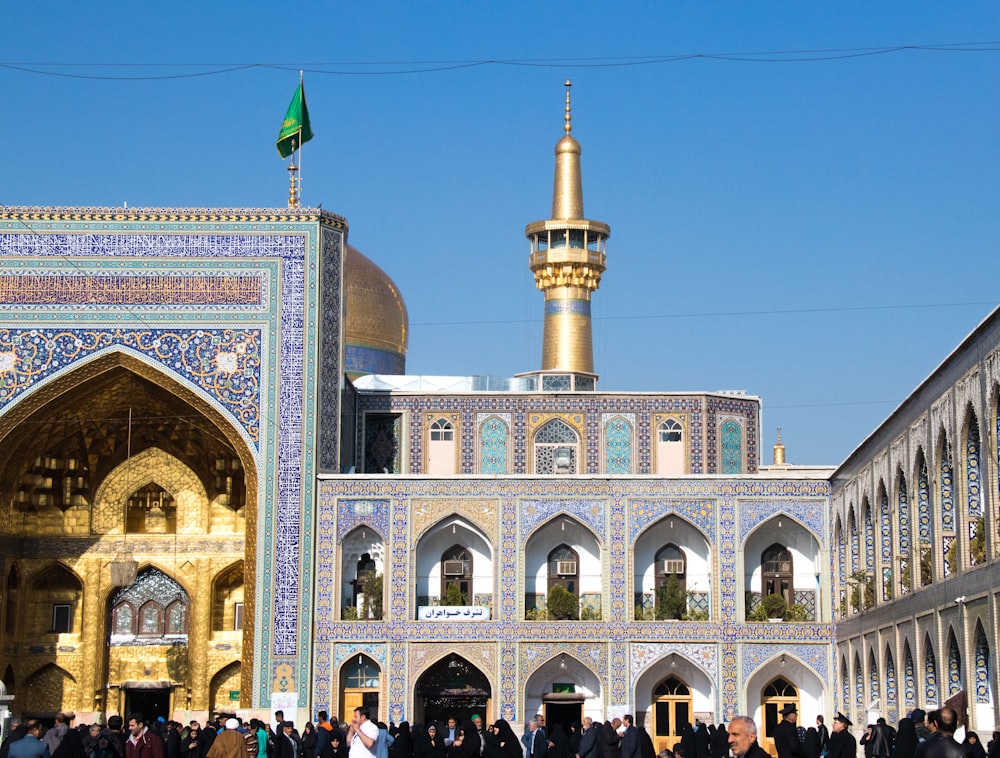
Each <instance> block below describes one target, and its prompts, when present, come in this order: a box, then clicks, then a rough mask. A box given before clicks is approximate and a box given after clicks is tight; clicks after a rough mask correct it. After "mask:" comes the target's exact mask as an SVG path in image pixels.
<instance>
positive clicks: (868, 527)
mask: <svg viewBox="0 0 1000 758" xmlns="http://www.w3.org/2000/svg"><path fill="white" fill-rule="evenodd" d="M861 517H862V519H863V523H862V527H861V529H862V535H863V538H864V548H863V550H864V559H865V565H864V571H865V573H867V574H868V575H869V576H872V577H873V576H875V556H876V552H875V519H874V518H873V516H872V504H871V502H870V501H869V500H868V495H865V496H864V498H862V500H861Z"/></svg>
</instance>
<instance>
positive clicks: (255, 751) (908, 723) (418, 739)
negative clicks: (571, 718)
mask: <svg viewBox="0 0 1000 758" xmlns="http://www.w3.org/2000/svg"><path fill="white" fill-rule="evenodd" d="M780 716H781V721H780V722H779V723H777V724H776V725H775V726H774V728H773V729H772V732H771V737H772V738H773V741H774V750H775V752H776V753H777V758H862V756H859V755H858V748H859V747H861V748H863V750H864V756H863V758H1000V732H993V738H992V739H991V740H990V741H989V743H987V744H986V745H983V744H982V742H981V741H980V739H979V735H977V734H976V733H975V732H972V731H969V732H966V734H965V739H964V741H963V742H958V741H956V739H955V731H956V728H957V726H958V716H957V714H956V712H955V710H954V709H952V708H949V707H945V708H941V709H939V710H934V711H931V712H929V713H925V712H924V711H923V710H921V709H916V710H913V711H911V712H910V714H909V715H908V716H907V717H906V718H903V719H900V721H899V724H898V725H897V726H896V727H893V726H890V725H889V724H888V723H886V720H885V719H884V718H879V719H878V720H877V721H876V722H875V723H874V724H869V725H868V726H867V728H866V730H865V732H864V734H863V735H862V736H861V739H860V741H859V740H856V739H855V738H854V736H853V734H852V732H851V727H852V726H853V724H852V723H851V720H850V719H849V718H847V717H846V716H844V715H843V714H842V713H838V714H837V715H836V717H835V718H834V719H833V724H832V730H827V727H826V725H825V722H824V719H823V717H822V716H817V717H816V725H815V726H810V727H808V728H806V727H804V726H802V725H800V724H798V713H797V711H796V708H795V706H794V705H786V706H785V707H784V708H782V709H781V711H780ZM74 719H75V715H74V714H72V713H60V714H58V715H57V716H56V718H55V723H54V725H53V726H51V727H49V728H48V729H46V728H45V727H44V726H43V725H42V723H41V722H40V721H38V720H36V719H29V720H27V721H25V722H24V723H20V722H17V721H15V722H13V723H12V725H11V727H12V728H11V730H10V733H9V735H8V736H7V738H6V739H4V741H3V743H2V744H0V758H730V756H731V757H732V758H769V754H768V752H767V751H765V750H764V748H763V747H761V745H760V744H759V742H758V732H757V725H756V723H755V722H754V720H753V719H752V718H750V717H748V716H736V717H734V718H733V719H732V720H731V721H730V722H729V724H728V727H727V726H726V725H724V724H722V725H719V726H715V725H713V724H709V725H705V724H704V723H702V722H701V721H699V720H697V719H696V720H695V723H694V724H683V725H681V728H680V729H679V737H678V739H677V741H676V742H675V743H674V744H673V745H671V746H670V747H669V748H667V749H663V750H661V751H660V752H659V753H657V752H656V749H655V747H654V743H653V740H652V738H651V737H650V735H649V733H648V732H647V731H646V729H645V728H643V727H642V726H638V725H636V724H635V722H634V719H633V717H632V716H631V715H629V714H626V715H624V716H622V718H620V719H618V718H615V719H611V720H609V721H605V722H604V723H603V724H602V723H600V722H594V721H593V720H592V719H591V718H589V717H585V718H584V719H583V720H582V721H581V722H573V723H571V724H570V725H569V726H568V727H564V725H562V724H553V725H552V726H551V728H546V725H545V719H544V717H543V716H542V715H541V714H539V715H538V716H536V717H535V718H533V719H531V720H530V721H528V723H527V724H525V725H524V728H523V730H522V732H521V735H520V736H518V735H517V734H516V733H515V731H514V728H513V727H512V726H511V724H510V723H509V722H508V721H506V720H504V719H497V720H496V721H494V722H493V723H492V724H487V723H485V722H484V720H483V719H482V717H481V716H480V715H479V714H473V715H472V717H471V718H469V719H468V720H461V721H460V720H458V719H455V718H448V719H445V720H443V721H440V722H439V721H431V722H428V723H426V724H413V725H412V726H411V725H410V724H409V723H408V722H406V721H403V722H402V723H400V724H398V725H397V724H389V725H386V724H384V723H382V722H381V721H373V720H371V719H370V718H369V714H368V712H367V711H366V710H365V709H364V708H357V709H355V711H354V714H353V718H352V720H351V721H350V722H349V723H343V724H341V723H338V722H337V721H336V720H335V719H334V720H330V719H329V718H328V716H327V713H326V712H325V711H320V712H319V713H318V714H317V719H316V722H315V723H313V722H307V723H306V724H305V725H304V726H303V727H302V730H301V731H299V730H298V729H297V728H296V726H295V724H294V722H292V721H290V720H287V719H285V716H284V713H282V712H281V711H277V712H276V713H275V719H276V721H275V725H274V727H273V728H272V727H271V725H270V724H268V723H266V722H263V721H260V720H258V719H250V720H249V721H247V722H244V721H243V720H242V719H240V718H239V717H237V716H236V715H235V714H226V713H223V714H219V716H218V718H217V720H216V722H215V723H214V724H207V725H206V726H205V727H202V726H201V724H200V723H199V722H198V721H191V722H189V723H188V724H186V725H185V724H180V723H178V722H176V721H166V720H164V719H162V718H160V719H156V720H146V719H143V718H142V717H141V716H134V717H132V718H130V719H129V720H128V722H127V723H125V722H124V721H123V719H122V718H121V717H120V716H111V717H110V718H109V719H108V723H107V725H106V726H102V725H100V724H91V725H78V726H75V727H74V726H73V724H72V722H73V720H74Z"/></svg>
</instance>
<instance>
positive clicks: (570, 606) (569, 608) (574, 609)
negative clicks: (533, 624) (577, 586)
mask: <svg viewBox="0 0 1000 758" xmlns="http://www.w3.org/2000/svg"><path fill="white" fill-rule="evenodd" d="M545 610H546V613H547V614H548V617H549V618H550V619H552V620H554V621H565V620H567V619H578V618H580V600H579V598H578V597H577V596H576V595H574V594H573V593H572V592H570V591H569V590H567V589H566V588H565V587H560V586H559V585H558V584H557V585H555V586H554V587H552V588H550V589H549V596H548V598H546V600H545Z"/></svg>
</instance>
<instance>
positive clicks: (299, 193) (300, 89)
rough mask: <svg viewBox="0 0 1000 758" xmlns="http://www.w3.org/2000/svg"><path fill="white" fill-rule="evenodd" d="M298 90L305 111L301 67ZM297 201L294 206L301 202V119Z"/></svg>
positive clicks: (304, 89) (304, 91)
mask: <svg viewBox="0 0 1000 758" xmlns="http://www.w3.org/2000/svg"><path fill="white" fill-rule="evenodd" d="M299 91H300V92H301V93H302V103H303V108H302V109H303V112H304V111H305V101H306V88H305V83H304V82H303V79H302V69H299ZM297 195H298V201H299V202H297V203H296V204H295V207H296V208H297V207H299V206H300V205H301V204H302V121H301V120H300V121H299V170H298V193H297Z"/></svg>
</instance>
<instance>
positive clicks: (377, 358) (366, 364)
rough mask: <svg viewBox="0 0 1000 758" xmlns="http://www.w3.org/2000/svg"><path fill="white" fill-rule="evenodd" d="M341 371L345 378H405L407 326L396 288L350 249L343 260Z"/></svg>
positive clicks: (355, 250) (359, 254)
mask: <svg viewBox="0 0 1000 758" xmlns="http://www.w3.org/2000/svg"><path fill="white" fill-rule="evenodd" d="M344 291H345V296H346V299H347V323H346V325H345V339H346V342H347V344H346V345H345V349H344V354H345V364H346V366H345V369H346V371H347V373H348V375H349V376H351V377H356V376H359V375H361V374H405V373H406V347H407V342H408V340H409V336H410V322H409V317H408V316H407V314H406V303H405V302H404V301H403V295H402V294H401V293H400V291H399V287H397V286H396V283H395V282H394V281H392V279H391V278H390V277H389V275H388V274H387V273H385V272H384V271H383V270H382V269H380V268H379V267H378V266H376V265H375V264H374V263H373V262H372V261H371V259H369V258H368V257H367V256H365V255H364V253H362V252H361V251H360V250H358V249H357V248H356V247H353V246H352V245H347V254H346V255H345V257H344Z"/></svg>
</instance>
